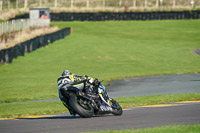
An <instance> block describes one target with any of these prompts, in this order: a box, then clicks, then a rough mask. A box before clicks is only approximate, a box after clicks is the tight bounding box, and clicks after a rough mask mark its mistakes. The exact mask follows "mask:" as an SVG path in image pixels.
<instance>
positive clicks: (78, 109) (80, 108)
mask: <svg viewBox="0 0 200 133" xmlns="http://www.w3.org/2000/svg"><path fill="white" fill-rule="evenodd" d="M69 105H70V107H71V108H72V109H73V110H74V112H75V113H77V114H78V115H80V116H81V117H84V118H89V117H92V116H93V115H94V109H93V108H92V106H91V105H90V104H89V103H88V101H85V100H84V99H81V98H78V97H77V96H75V95H73V96H71V97H70V99H69Z"/></svg>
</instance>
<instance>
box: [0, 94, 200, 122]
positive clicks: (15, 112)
mask: <svg viewBox="0 0 200 133" xmlns="http://www.w3.org/2000/svg"><path fill="white" fill-rule="evenodd" d="M115 100H116V101H117V102H119V104H120V105H121V106H122V107H123V108H126V107H138V106H145V105H152V104H162V103H174V102H180V101H186V100H187V101H188V100H200V93H192V94H178V95H155V96H138V97H126V98H124V97H123V98H115ZM64 112H68V110H67V109H66V108H65V107H64V106H63V105H62V103H61V102H60V101H52V102H35V103H18V104H0V118H2V117H3V118H6V117H8V118H9V117H21V116H26V115H38V114H55V113H64Z"/></svg>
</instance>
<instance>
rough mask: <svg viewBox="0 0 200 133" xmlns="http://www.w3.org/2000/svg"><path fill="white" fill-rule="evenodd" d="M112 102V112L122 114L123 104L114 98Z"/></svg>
mask: <svg viewBox="0 0 200 133" xmlns="http://www.w3.org/2000/svg"><path fill="white" fill-rule="evenodd" d="M111 103H112V105H111V107H112V109H113V112H112V114H114V115H122V113H123V111H122V108H121V106H120V105H119V104H118V103H117V102H116V101H115V100H113V99H112V100H111Z"/></svg>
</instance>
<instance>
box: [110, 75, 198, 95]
mask: <svg viewBox="0 0 200 133" xmlns="http://www.w3.org/2000/svg"><path fill="white" fill-rule="evenodd" d="M107 90H108V92H109V94H110V96H111V97H128V96H147V95H160V94H180V93H196V92H198V93H200V74H180V75H164V76H163V75H162V76H149V77H138V78H128V79H122V80H115V81H112V82H110V85H109V86H108V87H107Z"/></svg>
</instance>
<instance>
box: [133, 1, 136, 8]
mask: <svg viewBox="0 0 200 133" xmlns="http://www.w3.org/2000/svg"><path fill="white" fill-rule="evenodd" d="M133 8H136V0H133Z"/></svg>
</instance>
